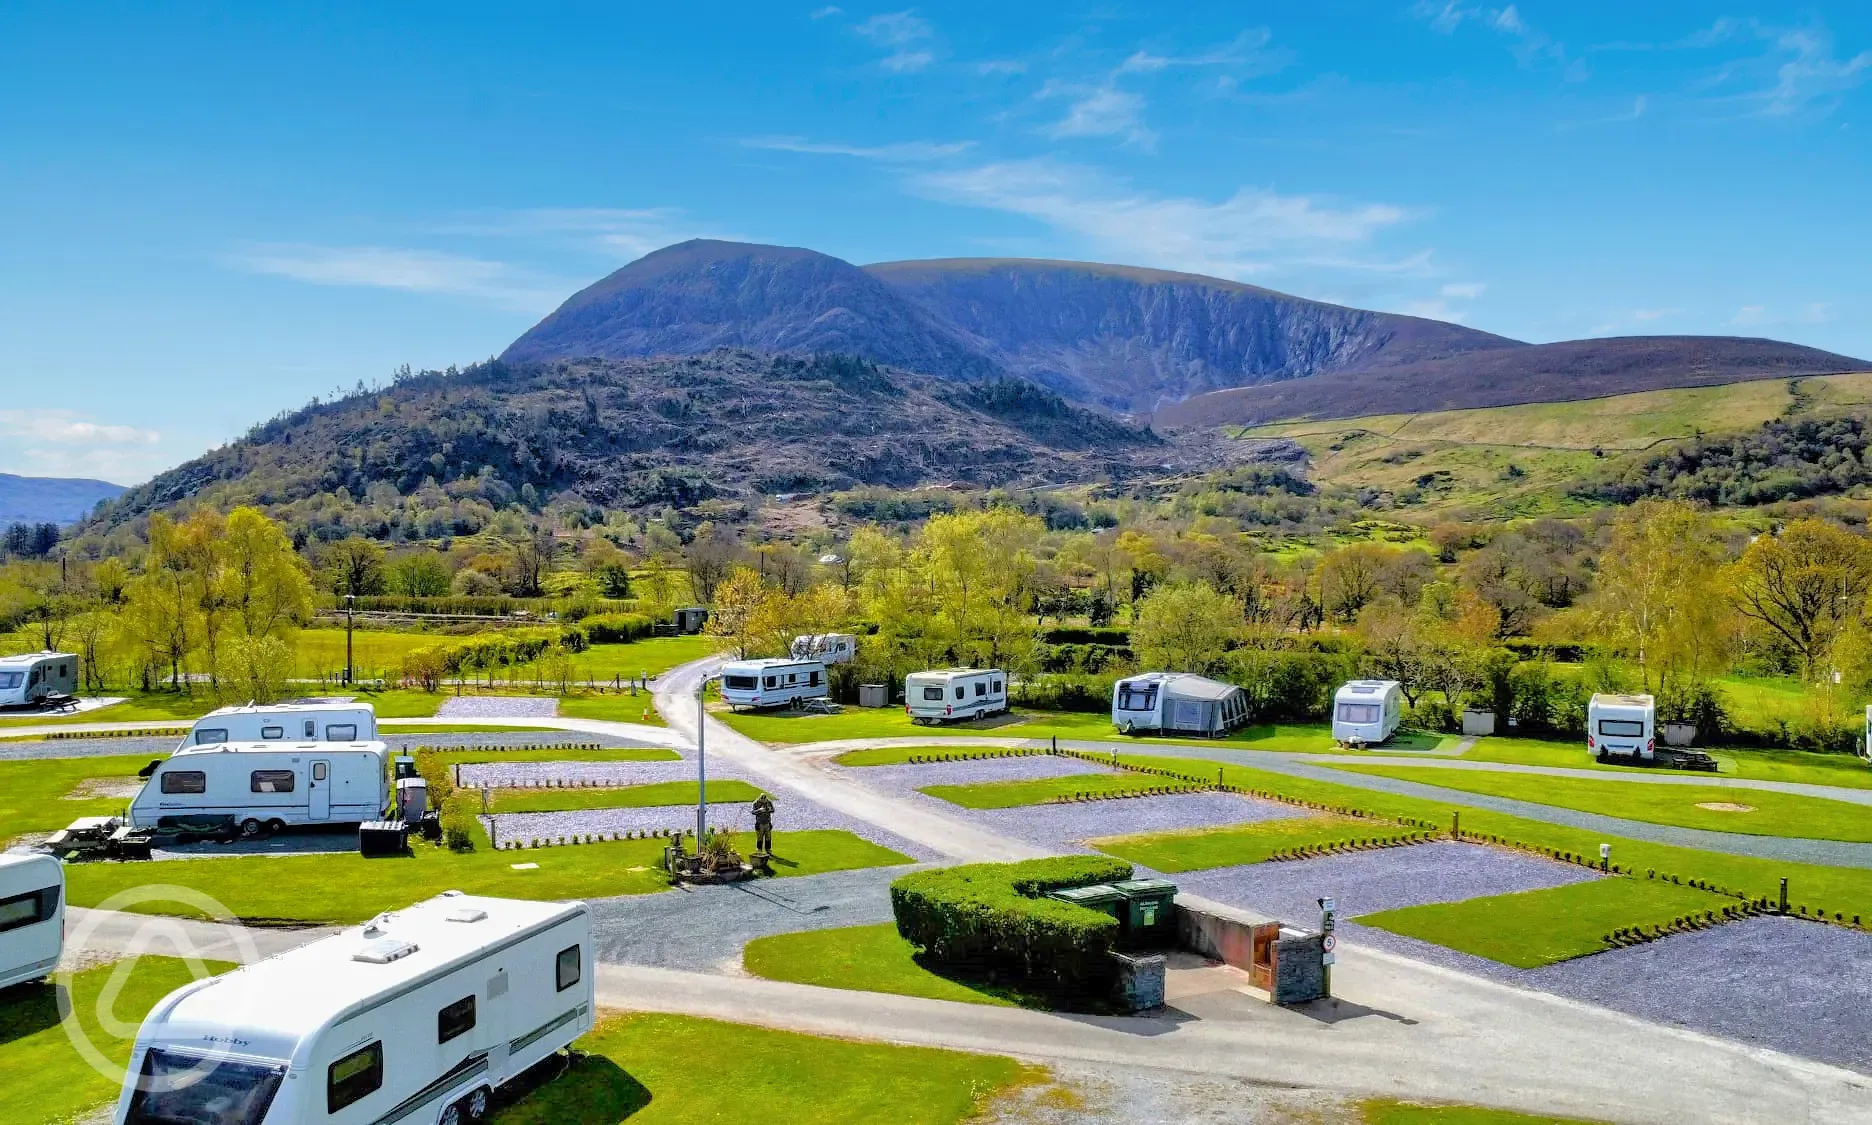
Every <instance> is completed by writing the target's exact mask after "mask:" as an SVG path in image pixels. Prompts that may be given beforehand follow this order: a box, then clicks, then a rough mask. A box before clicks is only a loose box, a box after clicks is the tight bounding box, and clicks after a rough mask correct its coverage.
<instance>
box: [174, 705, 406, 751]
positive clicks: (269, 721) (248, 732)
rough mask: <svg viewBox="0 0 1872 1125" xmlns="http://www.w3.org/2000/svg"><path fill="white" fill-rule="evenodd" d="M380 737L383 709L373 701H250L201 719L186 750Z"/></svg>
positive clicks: (365, 740) (186, 742)
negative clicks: (379, 712)
mask: <svg viewBox="0 0 1872 1125" xmlns="http://www.w3.org/2000/svg"><path fill="white" fill-rule="evenodd" d="M376 737H377V711H376V709H375V708H374V707H372V706H371V705H370V704H368V703H349V702H345V703H326V702H320V701H316V700H303V701H300V702H298V703H269V704H253V703H249V704H246V705H245V706H241V707H223V708H221V709H220V710H218V711H210V712H209V713H208V714H206V715H204V716H202V717H201V718H200V719H198V720H196V722H195V725H194V726H193V727H191V728H189V732H188V737H187V738H184V739H183V740H182V745H183V746H184V747H188V746H216V745H220V744H221V743H225V742H369V741H371V740H372V739H374V738H376Z"/></svg>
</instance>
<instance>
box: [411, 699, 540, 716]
mask: <svg viewBox="0 0 1872 1125" xmlns="http://www.w3.org/2000/svg"><path fill="white" fill-rule="evenodd" d="M558 715H559V701H558V700H557V699H554V698H552V697H551V696H541V695H457V696H453V697H451V698H449V699H445V700H443V701H442V706H441V707H440V708H439V709H437V711H436V718H438V719H552V718H557V717H558Z"/></svg>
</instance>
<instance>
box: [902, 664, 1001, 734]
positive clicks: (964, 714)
mask: <svg viewBox="0 0 1872 1125" xmlns="http://www.w3.org/2000/svg"><path fill="white" fill-rule="evenodd" d="M1007 709H1008V693H1007V673H1005V672H1003V671H1002V670H1001V669H999V668H939V669H936V670H935V671H930V672H912V673H910V674H909V675H908V676H905V677H904V713H905V714H907V715H909V716H910V719H911V721H912V722H917V723H940V722H943V721H944V720H947V719H985V718H987V717H988V716H990V715H999V714H1000V713H1001V712H1003V711H1005V710H1007Z"/></svg>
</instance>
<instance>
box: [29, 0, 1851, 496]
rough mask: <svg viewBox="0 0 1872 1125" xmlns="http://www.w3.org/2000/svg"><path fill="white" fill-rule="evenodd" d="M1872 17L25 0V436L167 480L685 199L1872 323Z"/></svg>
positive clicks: (834, 246)
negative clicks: (1870, 115) (1870, 214)
mask: <svg viewBox="0 0 1872 1125" xmlns="http://www.w3.org/2000/svg"><path fill="white" fill-rule="evenodd" d="M1868 79H1872V13H1869V12H1868V11H1867V6H1864V5H1854V4H1847V3H1834V4H1821V5H1813V6H1803V7H1800V8H1770V7H1749V6H1733V7H1732V6H1712V5H1707V4H1687V3H1669V2H1661V3H1651V4H1645V5H1629V4H1612V3H1604V2H1597V0H1573V2H1571V3H1560V2H1558V0H1527V2H1526V3H1516V4H1513V5H1507V6H1491V5H1489V4H1467V3H1456V2H1442V0H1431V2H1427V3H1418V2H1416V0H1397V2H1373V3H1356V4H1352V3H1346V4H1332V3H1328V4H1320V5H1287V4H1265V3H1264V4H1243V3H1215V4H1210V3H1179V4H1175V5H1168V4H1162V5H1146V4H1091V5H1082V6H1075V5H1071V4H1045V5H1041V4H1007V3H999V4H986V3H979V4H977V3H970V4H950V5H919V6H916V7H913V8H902V7H898V6H895V5H884V6H866V5H862V4H858V3H846V4H844V5H841V6H824V7H818V8H815V7H814V6H813V5H811V4H805V5H800V6H789V5H786V4H783V3H771V2H767V3H748V4H689V5H656V6H651V5H646V4H630V3H618V2H616V0H612V2H609V3H594V4H583V5H570V4H545V3H542V4H535V5H526V6H519V5H493V4H477V3H472V2H458V3H452V4H447V5H442V4H433V5H432V4H398V5H386V4H368V5H343V4H326V5H320V6H318V7H317V8H316V9H314V8H312V7H310V6H305V5H299V4H293V3H285V2H281V3H274V4H268V5H224V6H223V5H214V4H208V3H197V4H188V5H179V4H172V5H153V4H144V5H139V4H127V3H126V4H122V5H112V6H106V5H100V4H84V3H76V2H36V0H11V2H9V3H8V4H6V5H5V6H4V7H0V153H3V154H4V158H0V339H4V340H5V342H6V347H5V349H4V352H3V353H0V376H3V378H0V385H3V386H4V387H5V388H6V394H5V396H4V401H0V471H10V472H24V473H34V474H45V475H87V476H104V477H107V478H110V479H114V480H118V481H121V482H125V483H128V482H133V481H136V480H140V479H143V478H145V477H147V476H148V475H150V474H151V473H153V472H155V471H157V470H159V469H161V468H164V467H167V466H169V465H172V464H175V463H177V462H180V461H182V460H185V459H187V458H188V457H190V456H193V455H195V454H198V453H200V452H202V451H203V450H204V449H206V448H209V447H211V446H213V445H216V444H219V443H221V442H224V441H226V440H229V439H231V438H233V437H236V436H238V435H239V434H240V433H241V432H243V431H244V430H245V429H246V428H247V426H249V425H250V424H252V423H254V422H256V421H259V420H262V419H264V418H266V417H269V416H271V415H272V414H274V413H276V412H278V411H280V410H282V409H287V408H291V407H295V406H298V405H301V404H303V403H304V402H305V401H306V400H307V399H309V398H310V397H312V396H313V395H329V394H330V393H331V392H332V391H333V390H334V389H335V388H350V387H352V386H354V385H355V384H356V383H357V382H358V381H359V380H360V379H363V380H367V381H368V380H373V379H379V378H383V377H386V376H387V375H388V374H389V373H390V372H391V371H392V370H393V369H394V368H395V367H396V366H397V365H399V364H402V363H409V364H411V365H413V366H416V367H425V366H427V367H441V366H445V365H447V364H449V363H462V364H465V363H469V362H473V361H475V360H477V359H481V358H485V357H487V356H489V355H491V354H494V353H496V352H498V351H500V350H501V349H502V348H503V347H504V346H505V345H506V344H507V343H508V342H509V341H510V340H511V339H512V338H513V337H514V336H516V335H518V334H519V333H520V332H522V331H524V330H525V329H526V328H527V327H528V326H529V325H531V324H532V323H533V322H534V321H535V320H537V319H538V318H539V317H540V316H541V315H543V314H544V313H546V312H547V311H549V310H550V309H551V308H552V307H553V306H554V305H556V304H557V303H558V302H559V301H560V300H562V299H563V298H564V297H565V296H567V295H569V294H570V293H571V292H573V291H574V290H576V289H578V288H579V287H581V286H583V285H585V284H587V283H589V282H590V281H592V280H594V279H596V278H598V277H600V276H602V275H603V274H605V273H607V272H609V271H610V270H612V269H615V268H617V267H618V266H620V265H622V264H624V263H625V262H627V261H629V260H631V259H632V258H634V257H637V256H638V255H640V254H642V253H644V252H646V251H648V250H651V249H654V248H656V247H658V246H661V245H665V244H667V243H670V242H674V241H678V240H681V239H684V238H689V237H695V236H715V237H724V238H741V239H748V240H754V241H763V242H779V243H786V244H791V245H804V246H811V247H813V248H815V249H818V250H822V251H825V252H827V253H830V254H835V255H838V256H840V257H843V258H846V259H849V260H851V261H855V262H861V263H862V262H870V261H881V260H888V259H894V258H914V257H939V256H977V255H1021V256H1038V257H1058V258H1078V259H1090V260H1103V261H1116V262H1126V263H1135V264H1143V265H1153V266H1161V267H1167V268H1174V269H1186V270H1193V271H1198V272H1205V273H1213V274H1219V275H1222V276H1227V277H1233V278H1238V279H1241V280H1244V281H1249V282H1253V283H1255V284H1259V285H1265V286H1268V287H1270V288H1275V289H1281V290H1285V291H1288V292H1292V293H1298V294H1301V295H1304V296H1309V297H1316V298H1321V299H1325V300H1332V301H1340V302H1344V303H1347V304H1354V305H1361V306H1367V307H1374V308H1382V309H1389V310H1395V311H1402V312H1411V313H1417V314H1420V315H1426V316H1437V317H1444V318H1449V319H1457V320H1460V321H1462V322H1463V323H1465V324H1469V325H1473V326H1475V327H1479V328H1485V329H1488V330H1490V331H1495V332H1500V333H1503V334H1505V335H1509V336H1514V337H1517V338H1521V339H1527V340H1535V341H1544V340H1556V339H1568V338H1574V337H1579V336H1587V335H1613V334H1616V335H1630V334H1644V333H1654V332H1656V333H1669V332H1698V333H1734V334H1742V335H1765V336H1773V337H1777V338H1782V339H1790V340H1796V341H1799V342H1802V343H1807V344H1812V345H1815V346H1819V347H1824V348H1830V349H1833V350H1836V351H1840V352H1844V353H1846V354H1851V355H1859V356H1865V357H1872V328H1868V326H1867V325H1868V313H1872V280H1869V279H1868V271H1867V269H1866V266H1865V263H1866V262H1867V261H1868V260H1872V224H1869V223H1868V221H1867V218H1866V202H1865V201H1866V198H1867V189H1868V186H1869V184H1872V178H1869V177H1868V172H1869V171H1872V159H1869V157H1872V154H1869V152H1868V146H1867V137H1868V136H1872V120H1868V119H1866V118H1865V116H1864V114H1865V111H1866V109H1867V106H1868V98H1869V97H1872V89H1868V83H1867V80H1868Z"/></svg>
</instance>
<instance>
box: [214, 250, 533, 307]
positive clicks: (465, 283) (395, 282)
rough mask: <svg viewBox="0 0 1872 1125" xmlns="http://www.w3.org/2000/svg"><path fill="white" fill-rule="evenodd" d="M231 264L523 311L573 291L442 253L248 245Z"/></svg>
mask: <svg viewBox="0 0 1872 1125" xmlns="http://www.w3.org/2000/svg"><path fill="white" fill-rule="evenodd" d="M228 260H229V261H230V263H231V264H233V265H234V266H236V267H238V268H240V269H244V270H246V271H248V272H249V273H258V274H268V275H271V276H274V277H286V278H291V279H292V280H294V281H303V282H307V283H308V284H312V285H337V286H355V287H360V288H368V289H397V290H402V291H404V292H408V293H440V294H446V295H449V296H457V297H473V298H476V299H478V300H485V301H491V302H493V303H495V304H498V305H502V306H505V307H507V308H511V309H514V310H516V311H521V312H541V311H545V310H547V309H551V308H552V307H553V306H554V305H555V304H557V303H558V301H559V300H560V299H561V298H563V297H564V296H565V294H566V292H567V291H568V289H567V286H566V285H565V284H564V283H561V282H554V281H552V280H551V279H548V278H543V277H540V276H538V275H536V274H533V273H532V272H531V271H527V270H523V269H520V268H518V267H516V266H512V265H509V264H507V263H505V262H496V261H490V260H488V259H485V258H471V257H467V256H465V255H461V254H449V253H443V252H441V251H436V250H409V249H402V248H396V247H384V246H314V245H307V244H304V243H278V244H266V245H255V246H250V247H247V248H245V249H244V250H242V251H240V252H238V253H236V254H234V255H231V256H230V258H229V259H228Z"/></svg>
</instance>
